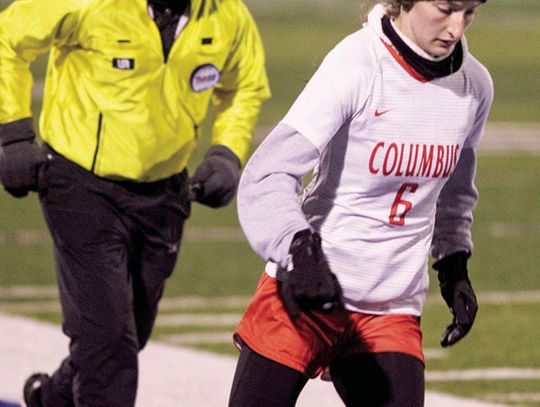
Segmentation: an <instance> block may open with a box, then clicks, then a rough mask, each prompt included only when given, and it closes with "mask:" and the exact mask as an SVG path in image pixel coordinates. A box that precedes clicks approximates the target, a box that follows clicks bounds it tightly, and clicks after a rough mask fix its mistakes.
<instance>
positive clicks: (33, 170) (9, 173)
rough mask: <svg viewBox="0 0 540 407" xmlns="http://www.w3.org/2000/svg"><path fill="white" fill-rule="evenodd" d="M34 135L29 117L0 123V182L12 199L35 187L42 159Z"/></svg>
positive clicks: (42, 162) (42, 156)
mask: <svg viewBox="0 0 540 407" xmlns="http://www.w3.org/2000/svg"><path fill="white" fill-rule="evenodd" d="M35 138H36V136H35V134H34V131H33V130H32V119H21V120H16V121H14V122H11V123H6V124H3V125H1V126H0V181H1V182H2V185H3V186H4V189H5V190H6V191H7V192H9V193H10V194H11V195H13V196H14V197H16V198H22V197H25V196H26V195H28V192H29V191H37V189H38V179H39V170H40V168H42V166H43V164H44V163H45V162H46V160H45V156H44V154H43V153H42V152H41V151H40V149H39V147H38V146H37V144H36V143H35V142H34V140H35Z"/></svg>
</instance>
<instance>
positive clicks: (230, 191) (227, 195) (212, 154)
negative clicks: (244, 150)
mask: <svg viewBox="0 0 540 407" xmlns="http://www.w3.org/2000/svg"><path fill="white" fill-rule="evenodd" d="M239 180H240V160H239V159H238V157H237V156H236V154H234V153H233V152H232V151H231V150H230V149H228V148H227V147H225V146H222V145H215V146H212V147H210V149H209V150H208V151H207V152H206V155H205V156H204V160H203V162H202V163H201V164H200V165H199V166H198V167H197V169H196V170H195V173H194V174H193V177H192V178H191V180H190V184H191V191H192V193H193V200H195V201H197V202H200V203H202V204H203V205H207V206H210V207H212V208H219V207H220V206H225V205H227V204H228V203H229V202H231V200H232V199H233V198H234V194H235V192H236V188H237V187H238V181H239Z"/></svg>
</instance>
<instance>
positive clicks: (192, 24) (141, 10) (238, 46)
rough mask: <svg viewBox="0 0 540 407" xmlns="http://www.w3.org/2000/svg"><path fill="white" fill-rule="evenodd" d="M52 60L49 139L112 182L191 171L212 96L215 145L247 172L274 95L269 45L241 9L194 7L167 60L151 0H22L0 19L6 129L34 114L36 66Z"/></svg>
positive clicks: (200, 2) (232, 0) (230, 3)
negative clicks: (40, 58) (262, 113)
mask: <svg viewBox="0 0 540 407" xmlns="http://www.w3.org/2000/svg"><path fill="white" fill-rule="evenodd" d="M49 50H50V55H49V65H48V69H47V76H46V81H45V90H44V96H43V108H42V114H41V117H40V126H39V127H40V136H41V138H42V139H43V140H44V141H46V142H47V143H48V144H49V145H51V146H52V147H53V148H54V149H55V150H56V151H58V152H59V153H60V154H62V155H63V156H65V157H66V158H68V159H70V160H72V161H73V162H75V163H77V164H79V165H80V166H82V167H84V168H86V169H87V170H89V171H92V172H93V173H94V174H96V175H98V176H101V177H107V178H111V179H130V180H136V181H141V182H147V181H154V180H158V179H162V178H165V177H168V176H170V175H172V174H174V173H177V172H179V171H181V170H182V169H183V168H184V167H185V166H186V164H187V162H188V159H189V157H190V155H191V153H192V151H193V149H194V147H195V144H196V140H197V132H198V128H199V126H200V125H201V123H202V121H203V119H204V117H205V115H206V112H207V109H208V104H209V100H210V98H212V101H213V103H214V105H215V121H214V125H213V131H212V144H223V145H225V146H227V147H229V148H230V149H231V150H232V151H233V152H234V153H236V155H237V156H238V157H239V158H240V159H241V161H242V162H245V160H246V158H247V154H248V151H249V145H250V142H251V138H252V131H253V127H254V125H255V122H256V120H257V118H258V115H259V110H260V105H261V102H262V101H263V100H264V99H266V98H268V97H269V96H270V91H269V87H268V81H267V77H266V72H265V69H264V54H263V48H262V44H261V41H260V37H259V34H258V31H257V28H256V26H255V23H254V21H253V19H252V17H251V15H250V14H249V11H248V10H247V8H246V7H245V5H244V4H243V3H242V2H241V0H192V1H191V13H190V17H189V20H188V22H187V24H186V25H185V26H184V28H183V29H182V31H181V32H180V34H179V35H178V37H177V38H176V40H175V43H174V45H173V46H172V48H171V51H170V54H169V57H168V60H167V61H165V60H164V56H163V51H162V46H161V38H160V34H159V30H158V28H157V26H156V24H155V23H154V22H153V20H152V18H151V16H150V14H149V11H148V6H147V0H19V1H15V2H14V3H13V4H12V5H11V6H9V7H8V8H7V9H6V10H5V11H3V12H2V13H1V14H0V123H7V122H11V121H14V120H18V119H21V118H25V117H30V116H31V110H30V105H31V87H32V75H31V72H30V70H29V66H30V63H31V62H32V61H33V60H34V59H35V58H36V57H37V55H38V54H40V53H44V52H47V51H49Z"/></svg>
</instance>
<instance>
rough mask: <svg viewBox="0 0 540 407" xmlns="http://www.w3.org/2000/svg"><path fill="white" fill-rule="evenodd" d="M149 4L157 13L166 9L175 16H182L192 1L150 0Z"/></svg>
mask: <svg viewBox="0 0 540 407" xmlns="http://www.w3.org/2000/svg"><path fill="white" fill-rule="evenodd" d="M148 3H149V4H150V5H151V6H152V7H154V8H155V9H156V10H157V11H159V12H163V11H164V10H165V9H166V8H168V9H170V10H171V11H172V12H173V14H182V13H183V12H184V10H185V9H186V7H188V6H189V5H190V3H191V1H190V0H148Z"/></svg>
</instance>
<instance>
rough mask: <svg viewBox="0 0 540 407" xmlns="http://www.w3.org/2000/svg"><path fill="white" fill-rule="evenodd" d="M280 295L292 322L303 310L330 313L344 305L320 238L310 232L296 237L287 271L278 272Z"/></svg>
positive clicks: (301, 232) (290, 250) (304, 231)
mask: <svg viewBox="0 0 540 407" xmlns="http://www.w3.org/2000/svg"><path fill="white" fill-rule="evenodd" d="M277 279H278V280H279V282H280V283H279V295H280V297H281V301H282V302H283V305H284V306H285V309H286V310H287V313H288V314H289V316H290V317H291V319H292V320H295V319H296V318H297V317H298V315H299V314H300V311H323V312H324V311H331V310H332V309H333V308H334V307H336V306H343V301H342V298H341V287H340V285H339V282H338V281H337V278H336V276H335V275H334V274H333V273H332V272H331V271H330V267H329V266H328V262H327V261H326V258H325V257H324V253H323V251H322V247H321V237H320V236H319V234H318V233H312V232H311V231H310V230H309V229H305V230H301V231H300V232H297V233H296V234H295V235H294V238H293V240H292V243H291V247H290V249H289V264H288V266H287V269H286V270H285V269H279V270H278V275H277Z"/></svg>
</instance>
